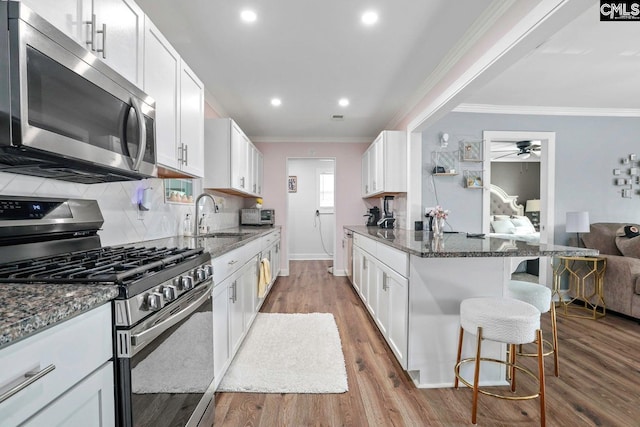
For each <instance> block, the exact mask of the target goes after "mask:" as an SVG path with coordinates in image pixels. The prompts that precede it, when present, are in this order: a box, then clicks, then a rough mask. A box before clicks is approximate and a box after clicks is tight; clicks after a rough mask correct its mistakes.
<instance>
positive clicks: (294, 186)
mask: <svg viewBox="0 0 640 427" xmlns="http://www.w3.org/2000/svg"><path fill="white" fill-rule="evenodd" d="M288 188H289V193H297V192H298V177H297V176H290V177H289V184H288Z"/></svg>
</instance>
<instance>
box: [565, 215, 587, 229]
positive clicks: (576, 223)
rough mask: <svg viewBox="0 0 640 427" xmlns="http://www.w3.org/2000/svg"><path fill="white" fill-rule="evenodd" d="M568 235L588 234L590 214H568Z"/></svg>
mask: <svg viewBox="0 0 640 427" xmlns="http://www.w3.org/2000/svg"><path fill="white" fill-rule="evenodd" d="M566 227H567V230H566V231H567V233H588V232H589V212H567V225H566Z"/></svg>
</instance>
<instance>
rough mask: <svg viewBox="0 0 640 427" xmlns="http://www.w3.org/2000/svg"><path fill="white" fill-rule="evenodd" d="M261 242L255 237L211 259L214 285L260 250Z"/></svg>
mask: <svg viewBox="0 0 640 427" xmlns="http://www.w3.org/2000/svg"><path fill="white" fill-rule="evenodd" d="M261 244H262V243H261V239H256V240H253V241H251V242H249V243H247V244H246V245H244V246H243V247H241V248H238V249H235V250H233V251H231V252H227V253H226V254H223V255H220V256H219V257H216V258H214V259H213V260H212V261H211V263H212V264H213V283H214V286H217V285H218V284H219V283H222V281H223V280H224V279H226V278H227V277H229V276H230V275H231V274H233V272H235V271H236V270H238V269H239V268H240V267H242V266H243V265H244V264H246V262H247V261H249V259H251V258H252V257H254V256H256V255H257V254H258V252H260V248H261Z"/></svg>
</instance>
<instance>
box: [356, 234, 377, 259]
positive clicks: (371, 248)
mask: <svg viewBox="0 0 640 427" xmlns="http://www.w3.org/2000/svg"><path fill="white" fill-rule="evenodd" d="M353 244H354V245H358V246H360V247H361V248H362V249H364V250H365V251H367V252H369V253H370V254H371V255H373V256H376V241H375V240H373V239H369V238H367V237H364V236H362V235H360V234H356V233H354V234H353Z"/></svg>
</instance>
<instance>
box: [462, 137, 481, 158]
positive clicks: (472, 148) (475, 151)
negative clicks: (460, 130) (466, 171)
mask: <svg viewBox="0 0 640 427" xmlns="http://www.w3.org/2000/svg"><path fill="white" fill-rule="evenodd" d="M461 149H462V161H464V162H479V161H482V141H470V142H469V141H466V142H462V143H461Z"/></svg>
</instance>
